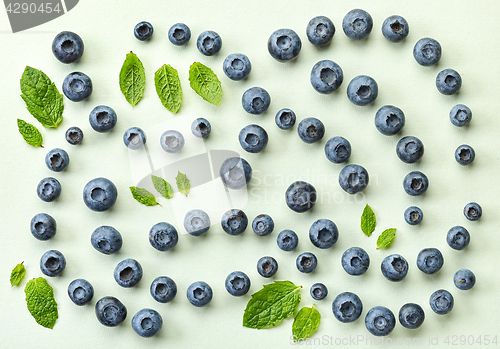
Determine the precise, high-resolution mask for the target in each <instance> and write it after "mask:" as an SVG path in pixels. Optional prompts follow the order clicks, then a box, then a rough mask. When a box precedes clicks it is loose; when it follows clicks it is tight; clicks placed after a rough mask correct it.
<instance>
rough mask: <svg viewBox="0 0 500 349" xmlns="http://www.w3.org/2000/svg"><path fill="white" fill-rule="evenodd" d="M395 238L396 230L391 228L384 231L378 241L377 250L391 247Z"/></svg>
mask: <svg viewBox="0 0 500 349" xmlns="http://www.w3.org/2000/svg"><path fill="white" fill-rule="evenodd" d="M395 236H396V228H389V229H386V230H384V231H383V232H382V234H380V236H379V237H378V239H377V250H378V249H379V248H387V247H389V246H391V244H392V241H393V240H394V237H395Z"/></svg>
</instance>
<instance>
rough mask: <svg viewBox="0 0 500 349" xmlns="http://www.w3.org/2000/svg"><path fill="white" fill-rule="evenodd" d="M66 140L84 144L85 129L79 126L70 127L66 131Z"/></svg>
mask: <svg viewBox="0 0 500 349" xmlns="http://www.w3.org/2000/svg"><path fill="white" fill-rule="evenodd" d="M66 141H67V142H68V143H69V144H71V145H78V144H82V141H83V131H82V130H81V129H80V128H79V127H76V126H74V127H70V128H68V130H67V131H66Z"/></svg>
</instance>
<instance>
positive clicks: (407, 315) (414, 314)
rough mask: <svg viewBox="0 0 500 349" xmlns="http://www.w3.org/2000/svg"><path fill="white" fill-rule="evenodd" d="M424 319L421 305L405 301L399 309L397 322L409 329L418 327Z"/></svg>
mask: <svg viewBox="0 0 500 349" xmlns="http://www.w3.org/2000/svg"><path fill="white" fill-rule="evenodd" d="M424 319H425V313H424V310H423V309H422V307H421V306H420V305H418V304H415V303H406V304H405V305H403V306H402V307H401V309H399V323H400V324H401V326H403V327H405V328H408V329H410V330H413V329H416V328H419V327H420V326H421V325H422V323H423V322H424Z"/></svg>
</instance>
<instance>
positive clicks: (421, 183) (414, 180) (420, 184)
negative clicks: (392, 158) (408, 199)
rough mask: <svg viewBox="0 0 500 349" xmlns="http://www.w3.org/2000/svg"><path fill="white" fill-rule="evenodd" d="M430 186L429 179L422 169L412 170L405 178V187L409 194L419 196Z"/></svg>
mask: <svg viewBox="0 0 500 349" xmlns="http://www.w3.org/2000/svg"><path fill="white" fill-rule="evenodd" d="M428 187H429V179H428V178H427V176H426V175H424V174H423V173H422V172H420V171H412V172H410V173H408V174H407V175H406V177H405V178H404V180H403V188H404V190H405V191H406V193H407V194H408V195H411V196H418V195H422V194H423V193H425V191H426V190H427V188H428Z"/></svg>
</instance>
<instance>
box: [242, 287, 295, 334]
mask: <svg viewBox="0 0 500 349" xmlns="http://www.w3.org/2000/svg"><path fill="white" fill-rule="evenodd" d="M301 288H302V286H295V285H294V284H293V283H292V282H291V281H275V282H274V283H272V284H269V285H264V287H263V288H262V289H261V290H260V291H257V292H256V293H254V294H253V295H252V298H251V299H250V300H249V301H248V303H247V306H246V308H245V313H244V314H243V326H245V327H250V328H257V329H262V328H269V327H273V326H275V325H277V324H279V323H280V322H281V321H283V320H284V319H286V318H288V317H290V316H293V315H294V314H295V312H296V311H297V308H298V307H299V302H300V289H301Z"/></svg>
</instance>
